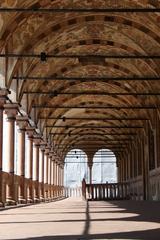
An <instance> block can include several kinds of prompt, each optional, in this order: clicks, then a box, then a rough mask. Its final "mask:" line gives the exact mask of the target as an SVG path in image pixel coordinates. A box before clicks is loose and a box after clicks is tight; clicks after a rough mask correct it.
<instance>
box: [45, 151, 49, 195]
mask: <svg viewBox="0 0 160 240" xmlns="http://www.w3.org/2000/svg"><path fill="white" fill-rule="evenodd" d="M48 158H49V148H48V147H46V148H45V152H44V159H45V172H44V179H45V198H48Z"/></svg>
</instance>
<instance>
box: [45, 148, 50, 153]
mask: <svg viewBox="0 0 160 240" xmlns="http://www.w3.org/2000/svg"><path fill="white" fill-rule="evenodd" d="M49 152H50V148H49V147H45V154H46V155H49Z"/></svg>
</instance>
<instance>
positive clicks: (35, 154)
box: [33, 135, 41, 202]
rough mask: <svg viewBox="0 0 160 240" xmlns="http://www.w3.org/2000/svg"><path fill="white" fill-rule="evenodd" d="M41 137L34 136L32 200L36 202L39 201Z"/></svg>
mask: <svg viewBox="0 0 160 240" xmlns="http://www.w3.org/2000/svg"><path fill="white" fill-rule="evenodd" d="M40 142H41V137H40V136H39V135H35V136H34V151H33V159H34V169H33V172H34V178H35V179H34V200H35V201H36V202H37V201H39V199H40V186H39V150H40Z"/></svg>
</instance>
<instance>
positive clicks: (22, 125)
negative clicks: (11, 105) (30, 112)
mask: <svg viewBox="0 0 160 240" xmlns="http://www.w3.org/2000/svg"><path fill="white" fill-rule="evenodd" d="M16 123H17V125H18V126H19V129H20V130H26V127H27V126H28V117H27V116H16Z"/></svg>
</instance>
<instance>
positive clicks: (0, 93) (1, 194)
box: [0, 89, 8, 206]
mask: <svg viewBox="0 0 160 240" xmlns="http://www.w3.org/2000/svg"><path fill="white" fill-rule="evenodd" d="M7 94H8V90H6V89H1V90H0V206H4V205H5V202H6V183H5V179H4V174H3V111H4V104H5V102H6V99H7Z"/></svg>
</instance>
